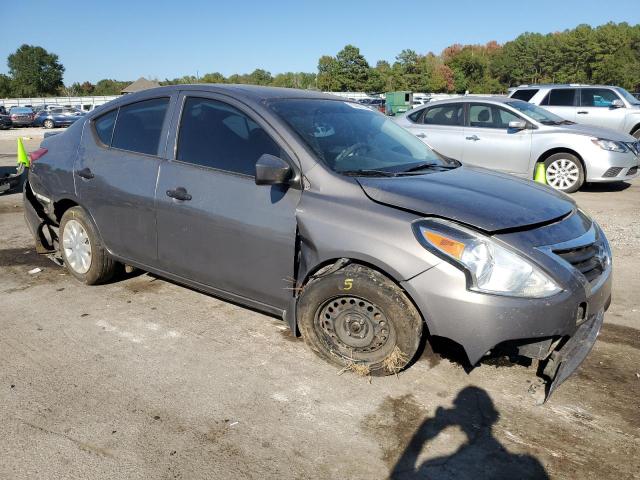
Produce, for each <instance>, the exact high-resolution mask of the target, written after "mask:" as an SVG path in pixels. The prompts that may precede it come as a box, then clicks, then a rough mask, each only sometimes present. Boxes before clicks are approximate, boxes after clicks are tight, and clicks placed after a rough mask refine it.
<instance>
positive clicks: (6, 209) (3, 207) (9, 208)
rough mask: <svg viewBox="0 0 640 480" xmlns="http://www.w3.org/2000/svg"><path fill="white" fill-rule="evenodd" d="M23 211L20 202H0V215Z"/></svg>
mask: <svg viewBox="0 0 640 480" xmlns="http://www.w3.org/2000/svg"><path fill="white" fill-rule="evenodd" d="M22 212H24V207H23V206H22V203H18V204H14V203H1V204H0V215H5V214H7V213H19V214H21V213H22Z"/></svg>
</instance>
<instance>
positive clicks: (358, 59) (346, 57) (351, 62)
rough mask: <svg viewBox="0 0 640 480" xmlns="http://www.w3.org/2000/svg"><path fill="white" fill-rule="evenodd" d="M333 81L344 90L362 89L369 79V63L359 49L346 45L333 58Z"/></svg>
mask: <svg viewBox="0 0 640 480" xmlns="http://www.w3.org/2000/svg"><path fill="white" fill-rule="evenodd" d="M335 81H336V84H337V86H338V89H339V90H341V91H345V92H358V91H363V90H364V89H365V88H366V86H367V82H368V81H369V64H368V63H367V60H366V59H365V58H364V56H363V55H362V54H361V53H360V49H359V48H357V47H354V46H353V45H347V46H346V47H344V48H343V49H342V50H340V51H339V52H338V54H337V55H336V58H335Z"/></svg>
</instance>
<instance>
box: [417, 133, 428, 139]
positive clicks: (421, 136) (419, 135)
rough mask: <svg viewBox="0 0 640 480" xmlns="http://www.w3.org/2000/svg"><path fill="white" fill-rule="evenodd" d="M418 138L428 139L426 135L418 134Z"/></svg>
mask: <svg viewBox="0 0 640 480" xmlns="http://www.w3.org/2000/svg"><path fill="white" fill-rule="evenodd" d="M416 137H418V138H427V136H426V135H425V134H424V133H418V134H417V135H416Z"/></svg>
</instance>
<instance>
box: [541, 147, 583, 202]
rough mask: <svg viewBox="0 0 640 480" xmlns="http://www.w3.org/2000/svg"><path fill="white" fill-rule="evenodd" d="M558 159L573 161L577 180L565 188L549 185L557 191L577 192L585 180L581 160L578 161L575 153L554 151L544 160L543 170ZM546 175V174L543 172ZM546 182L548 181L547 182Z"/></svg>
mask: <svg viewBox="0 0 640 480" xmlns="http://www.w3.org/2000/svg"><path fill="white" fill-rule="evenodd" d="M560 159H565V160H569V161H571V162H573V163H575V164H576V165H577V166H578V172H579V173H578V181H577V182H576V183H575V184H574V185H573V186H572V187H570V188H567V189H566V190H562V189H560V188H555V187H553V186H551V185H549V186H550V187H551V188H553V189H555V190H558V191H559V192H564V193H574V192H577V191H578V190H580V187H582V185H584V181H585V178H584V177H585V174H584V167H583V166H582V162H581V161H580V159H579V158H578V157H576V156H575V155H573V154H571V153H562V152H561V153H554V154H553V155H551V156H549V157H548V158H547V159H545V161H544V166H545V172H546V169H548V168H549V165H551V164H552V163H553V162H555V161H556V160H560ZM545 175H546V174H545ZM547 183H548V182H547Z"/></svg>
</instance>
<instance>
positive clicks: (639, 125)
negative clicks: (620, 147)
mask: <svg viewBox="0 0 640 480" xmlns="http://www.w3.org/2000/svg"><path fill="white" fill-rule="evenodd" d="M638 130H640V123H638V124H637V125H636V126H635V127H633V128H632V129H631V131H630V132H629V133H630V134H631V135H633V134H634V133H636V132H637V131H638Z"/></svg>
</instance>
